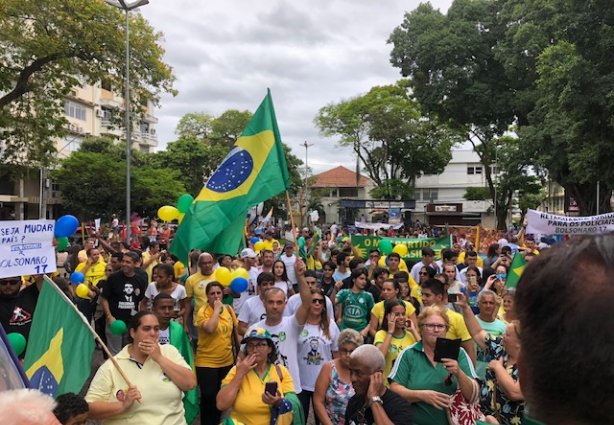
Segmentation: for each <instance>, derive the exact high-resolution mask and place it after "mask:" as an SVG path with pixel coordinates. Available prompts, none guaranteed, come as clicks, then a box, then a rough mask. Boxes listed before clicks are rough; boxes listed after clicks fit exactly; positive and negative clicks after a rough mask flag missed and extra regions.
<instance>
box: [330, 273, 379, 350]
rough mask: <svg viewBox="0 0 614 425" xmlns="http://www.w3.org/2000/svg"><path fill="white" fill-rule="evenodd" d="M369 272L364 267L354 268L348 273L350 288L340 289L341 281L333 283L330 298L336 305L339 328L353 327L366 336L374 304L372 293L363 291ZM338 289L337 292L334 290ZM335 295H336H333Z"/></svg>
mask: <svg viewBox="0 0 614 425" xmlns="http://www.w3.org/2000/svg"><path fill="white" fill-rule="evenodd" d="M368 275H369V272H368V271H367V269H365V268H359V269H354V270H353V271H352V273H351V275H350V279H351V281H352V287H351V289H341V287H342V286H343V281H339V282H337V283H335V288H334V289H333V293H332V295H331V298H333V297H334V299H335V305H338V306H339V307H337V323H339V328H340V329H346V328H351V329H354V330H356V331H358V332H360V334H361V335H362V337H363V338H366V337H367V335H369V319H370V314H371V309H372V308H373V306H374V305H375V302H374V301H373V295H371V293H370V292H367V291H365V287H366V286H367V277H368ZM339 289H341V291H339V293H338V294H337V293H336V292H337V291H338V290H339ZM335 295H336V296H335Z"/></svg>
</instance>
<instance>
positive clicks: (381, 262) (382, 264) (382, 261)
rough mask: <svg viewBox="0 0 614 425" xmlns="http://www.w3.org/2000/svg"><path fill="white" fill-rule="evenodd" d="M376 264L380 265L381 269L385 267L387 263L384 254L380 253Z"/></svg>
mask: <svg viewBox="0 0 614 425" xmlns="http://www.w3.org/2000/svg"><path fill="white" fill-rule="evenodd" d="M377 266H378V267H381V268H382V269H387V268H388V265H387V264H386V256H385V255H382V256H381V257H379V261H378V262H377Z"/></svg>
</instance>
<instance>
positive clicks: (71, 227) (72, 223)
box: [55, 215, 79, 238]
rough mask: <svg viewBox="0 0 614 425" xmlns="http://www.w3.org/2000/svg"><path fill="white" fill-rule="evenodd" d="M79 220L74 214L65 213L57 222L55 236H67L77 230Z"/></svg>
mask: <svg viewBox="0 0 614 425" xmlns="http://www.w3.org/2000/svg"><path fill="white" fill-rule="evenodd" d="M77 227H79V220H77V218H76V217H75V216H73V215H63V216H62V217H60V218H58V221H56V222H55V237H56V238H67V237H68V236H70V235H72V234H73V233H75V232H76V231H77Z"/></svg>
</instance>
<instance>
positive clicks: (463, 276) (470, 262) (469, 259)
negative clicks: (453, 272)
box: [457, 251, 484, 285]
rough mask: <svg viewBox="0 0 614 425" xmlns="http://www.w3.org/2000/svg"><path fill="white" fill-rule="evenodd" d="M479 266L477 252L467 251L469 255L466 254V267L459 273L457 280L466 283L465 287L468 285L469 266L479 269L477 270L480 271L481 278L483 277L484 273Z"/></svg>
mask: <svg viewBox="0 0 614 425" xmlns="http://www.w3.org/2000/svg"><path fill="white" fill-rule="evenodd" d="M477 264H478V253H477V252H475V251H467V253H466V254H465V267H464V268H463V269H462V270H461V271H460V272H459V273H458V276H457V278H458V279H459V280H460V281H461V282H462V283H464V284H465V285H467V268H468V267H469V266H474V267H477V269H478V270H479V271H480V276H483V274H484V273H483V271H482V268H481V267H478V266H477Z"/></svg>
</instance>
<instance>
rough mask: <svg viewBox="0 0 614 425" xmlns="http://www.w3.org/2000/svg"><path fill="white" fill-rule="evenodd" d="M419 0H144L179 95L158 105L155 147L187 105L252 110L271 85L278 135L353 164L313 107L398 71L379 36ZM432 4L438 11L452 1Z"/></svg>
mask: <svg viewBox="0 0 614 425" xmlns="http://www.w3.org/2000/svg"><path fill="white" fill-rule="evenodd" d="M419 3H420V2H419V1H418V0H405V1H400V0H381V1H373V0H309V1H304V2H295V1H289V0H286V1H282V0H259V1H248V0H242V1H239V0H224V1H219V0H209V1H202V0H150V4H148V5H147V6H144V7H142V8H141V9H140V10H141V12H142V14H143V15H144V16H145V17H146V18H147V19H148V20H149V22H150V23H151V24H152V25H153V27H154V28H155V29H156V30H159V31H162V32H163V33H164V43H163V44H164V47H165V49H166V56H165V60H166V62H167V63H168V64H170V65H171V66H172V67H173V68H174V72H175V76H176V77H177V81H176V85H175V87H176V88H177V89H178V90H179V94H178V95H177V96H176V97H174V98H173V97H172V96H165V97H163V98H162V101H161V108H160V109H159V110H158V111H157V114H156V115H157V116H158V118H159V124H158V127H157V133H158V138H159V147H160V148H164V147H165V146H166V144H167V143H168V142H171V141H173V140H175V138H176V136H175V134H174V131H175V127H176V125H177V122H178V121H179V119H180V118H181V117H182V116H183V115H184V114H186V113H188V112H207V113H210V114H213V115H219V114H221V113H222V112H224V111H226V110H228V109H239V110H249V111H251V112H254V110H255V109H256V108H257V107H258V105H259V103H260V102H261V100H262V98H263V97H264V96H265V94H266V89H267V87H269V88H270V89H271V93H272V95H273V101H274V104H275V110H276V113H277V121H278V123H279V128H280V131H281V135H282V139H283V141H284V142H285V143H286V144H288V145H289V146H290V147H291V148H292V152H293V153H294V154H295V155H297V156H298V157H299V158H301V159H302V160H303V161H304V160H305V148H304V147H303V146H301V144H303V143H304V142H305V141H307V142H308V143H309V144H313V146H311V147H310V148H309V166H310V167H311V168H312V169H313V171H314V172H316V173H318V172H322V171H325V170H327V169H330V168H332V167H335V166H337V165H345V166H348V167H350V168H352V169H353V167H352V165H353V164H354V163H355V158H354V156H353V155H352V152H351V150H350V149H344V148H339V147H336V140H335V139H332V138H324V137H323V136H321V135H320V134H319V132H318V130H317V128H316V127H315V126H314V124H313V119H314V117H315V116H316V114H317V112H318V110H319V109H320V108H321V107H322V106H325V105H326V104H328V103H331V102H339V101H340V100H342V99H348V98H350V97H354V96H357V95H360V94H364V93H366V92H367V91H368V90H369V89H370V88H371V87H373V86H375V85H383V84H390V83H393V82H394V81H396V80H397V79H399V78H400V77H401V76H400V73H399V70H398V68H393V67H392V65H390V62H389V54H390V50H391V48H392V46H391V45H387V44H386V40H387V39H388V36H389V35H390V33H391V32H392V30H393V29H394V28H395V27H396V26H398V25H400V24H401V22H402V20H403V16H404V13H405V12H409V11H411V10H413V9H415V8H416V7H417V6H418V4H419ZM431 3H432V4H433V5H434V6H435V7H437V8H440V9H441V10H442V12H445V11H446V10H447V8H448V7H449V6H450V4H451V3H452V0H434V1H431Z"/></svg>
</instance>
